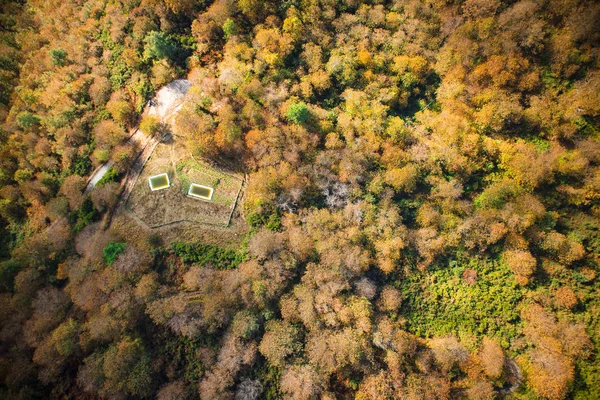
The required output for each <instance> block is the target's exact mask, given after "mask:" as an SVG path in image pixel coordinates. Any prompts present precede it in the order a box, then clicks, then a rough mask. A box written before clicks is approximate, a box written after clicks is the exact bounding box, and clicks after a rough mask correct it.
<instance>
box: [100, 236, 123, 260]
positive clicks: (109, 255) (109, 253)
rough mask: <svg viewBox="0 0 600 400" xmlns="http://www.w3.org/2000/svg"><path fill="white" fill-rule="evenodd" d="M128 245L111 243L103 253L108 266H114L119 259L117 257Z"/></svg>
mask: <svg viewBox="0 0 600 400" xmlns="http://www.w3.org/2000/svg"><path fill="white" fill-rule="evenodd" d="M126 245H127V243H122V242H110V243H109V244H108V245H107V246H106V247H105V248H104V250H102V253H103V254H104V261H106V265H112V263H114V262H115V260H116V259H117V256H118V255H119V254H121V253H123V252H124V251H125V246H126Z"/></svg>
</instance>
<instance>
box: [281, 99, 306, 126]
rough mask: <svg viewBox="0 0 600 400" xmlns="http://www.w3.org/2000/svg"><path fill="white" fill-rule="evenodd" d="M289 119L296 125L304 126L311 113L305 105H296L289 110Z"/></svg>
mask: <svg viewBox="0 0 600 400" xmlns="http://www.w3.org/2000/svg"><path fill="white" fill-rule="evenodd" d="M285 116H286V117H287V119H289V120H290V121H292V122H294V123H296V124H303V123H304V122H306V120H307V119H308V117H310V111H308V107H307V106H306V104H304V103H294V104H292V105H291V106H290V108H288V111H287V113H286V114H285Z"/></svg>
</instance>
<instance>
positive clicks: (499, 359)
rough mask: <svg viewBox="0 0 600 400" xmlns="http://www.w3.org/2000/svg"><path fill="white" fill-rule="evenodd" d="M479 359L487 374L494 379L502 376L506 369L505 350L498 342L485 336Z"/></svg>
mask: <svg viewBox="0 0 600 400" xmlns="http://www.w3.org/2000/svg"><path fill="white" fill-rule="evenodd" d="M479 359H480V360H481V365H482V367H483V370H484V371H485V374H486V375H487V376H489V377H490V378H492V379H497V378H499V377H500V375H501V374H502V371H503V369H504V352H503V351H502V347H500V345H499V344H498V342H496V341H495V340H493V339H490V338H488V337H484V338H483V341H482V342H481V347H480V350H479Z"/></svg>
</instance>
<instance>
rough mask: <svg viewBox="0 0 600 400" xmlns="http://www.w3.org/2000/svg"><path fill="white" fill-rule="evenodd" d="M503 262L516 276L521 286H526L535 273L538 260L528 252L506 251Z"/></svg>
mask: <svg viewBox="0 0 600 400" xmlns="http://www.w3.org/2000/svg"><path fill="white" fill-rule="evenodd" d="M502 260H503V261H504V262H505V263H506V264H507V265H508V267H509V268H510V270H511V271H512V272H513V273H514V274H515V279H516V280H517V282H518V283H519V284H521V285H526V284H527V283H528V282H529V278H530V277H531V275H532V274H533V272H534V271H535V267H536V265H537V261H536V259H535V258H534V257H533V256H532V255H531V253H529V252H528V251H526V250H506V251H505V252H504V253H502Z"/></svg>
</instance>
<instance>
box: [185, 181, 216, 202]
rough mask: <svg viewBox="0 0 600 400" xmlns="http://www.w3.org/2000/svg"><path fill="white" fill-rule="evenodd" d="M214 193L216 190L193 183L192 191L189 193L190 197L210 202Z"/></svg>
mask: <svg viewBox="0 0 600 400" xmlns="http://www.w3.org/2000/svg"><path fill="white" fill-rule="evenodd" d="M213 192H214V189H213V188H211V187H210V186H204V185H199V184H197V183H192V184H191V185H190V190H189V191H188V196H190V197H195V198H197V199H200V200H206V201H210V200H211V199H212V195H213Z"/></svg>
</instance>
